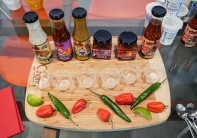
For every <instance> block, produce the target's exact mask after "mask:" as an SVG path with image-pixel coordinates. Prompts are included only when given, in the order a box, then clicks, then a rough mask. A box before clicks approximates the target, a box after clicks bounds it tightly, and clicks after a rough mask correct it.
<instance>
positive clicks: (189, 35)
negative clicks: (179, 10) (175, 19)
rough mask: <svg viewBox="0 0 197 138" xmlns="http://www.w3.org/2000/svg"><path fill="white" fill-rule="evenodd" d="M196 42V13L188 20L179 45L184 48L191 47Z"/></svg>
mask: <svg viewBox="0 0 197 138" xmlns="http://www.w3.org/2000/svg"><path fill="white" fill-rule="evenodd" d="M196 41H197V12H196V14H195V15H194V16H193V17H192V18H191V19H190V20H189V22H188V24H187V26H186V28H185V31H184V33H183V35H182V38H181V43H182V44H183V45H184V46H185V47H193V46H194V45H195V44H196Z"/></svg>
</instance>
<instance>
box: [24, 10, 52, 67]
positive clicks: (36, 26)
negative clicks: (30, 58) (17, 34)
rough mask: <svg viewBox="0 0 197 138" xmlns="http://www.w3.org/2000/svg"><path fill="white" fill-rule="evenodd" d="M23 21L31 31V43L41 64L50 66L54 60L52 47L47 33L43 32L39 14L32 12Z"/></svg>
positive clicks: (26, 14)
mask: <svg viewBox="0 0 197 138" xmlns="http://www.w3.org/2000/svg"><path fill="white" fill-rule="evenodd" d="M23 21H24V22H25V23H26V25H27V29H28V31H29V42H30V43H31V46H32V48H33V51H34V53H35V55H36V58H37V61H38V62H39V63H40V64H48V63H50V62H51V61H52V60H53V55H52V52H51V47H50V45H49V41H48V38H47V35H46V33H45V32H44V31H43V30H42V28H41V26H40V22H39V20H38V14H37V13H36V12H33V11H30V12H26V13H25V14H24V15H23Z"/></svg>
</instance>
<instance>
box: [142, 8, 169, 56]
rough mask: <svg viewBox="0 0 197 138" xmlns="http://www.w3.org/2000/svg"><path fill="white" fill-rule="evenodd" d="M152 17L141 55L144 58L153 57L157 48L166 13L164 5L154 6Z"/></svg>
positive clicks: (146, 29) (146, 30)
mask: <svg viewBox="0 0 197 138" xmlns="http://www.w3.org/2000/svg"><path fill="white" fill-rule="evenodd" d="M151 12H152V17H151V20H150V22H149V24H148V26H147V27H146V28H145V30H144V33H143V38H142V44H141V48H140V51H139V55H140V56H141V57H143V58H147V59H149V58H152V57H154V55H155V51H156V50H157V45H158V42H159V39H160V37H161V25H162V19H163V17H164V16H165V15H166V9H165V8H164V7H162V6H155V7H153V8H152V11H151Z"/></svg>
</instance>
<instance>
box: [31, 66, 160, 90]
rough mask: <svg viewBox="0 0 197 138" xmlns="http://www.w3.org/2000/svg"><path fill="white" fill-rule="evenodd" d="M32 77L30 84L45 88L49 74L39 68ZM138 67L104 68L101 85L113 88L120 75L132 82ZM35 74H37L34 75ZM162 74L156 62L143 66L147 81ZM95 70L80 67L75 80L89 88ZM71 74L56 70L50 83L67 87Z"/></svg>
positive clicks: (93, 80) (155, 78)
mask: <svg viewBox="0 0 197 138" xmlns="http://www.w3.org/2000/svg"><path fill="white" fill-rule="evenodd" d="M32 73H33V74H34V76H32V78H33V77H34V79H32V80H31V84H33V85H36V86H38V88H39V89H45V88H47V86H48V85H49V84H48V81H49V78H50V74H49V72H48V70H47V69H43V68H39V69H36V70H34V71H33V72H32ZM141 73H142V72H141V70H140V67H139V66H137V65H136V64H133V63H128V64H125V65H124V66H122V68H121V71H119V70H117V69H116V68H105V69H103V70H102V71H101V73H100V76H99V77H100V79H101V82H102V85H103V86H105V87H107V88H109V89H113V88H115V87H116V85H117V84H118V83H119V82H120V78H121V77H122V78H123V80H124V81H125V83H126V84H134V83H135V82H136V80H137V79H138V78H140V76H141ZM36 74H37V76H35V75H36ZM163 75H164V69H163V67H162V66H161V65H159V64H157V63H149V64H147V65H146V66H145V67H144V76H145V79H146V81H147V82H150V83H155V82H158V81H159V80H160V79H161V78H162V76H163ZM96 77H97V75H96V71H95V70H94V69H92V68H81V69H79V70H78V71H77V73H76V80H77V82H78V84H79V85H81V86H82V87H83V88H91V87H92V86H93V84H94V82H95V80H96ZM71 80H72V74H71V73H70V72H69V71H67V70H57V71H55V72H54V73H53V75H52V77H51V81H52V84H53V85H54V86H55V87H56V88H58V89H59V90H61V91H65V90H67V89H68V88H69V86H70V83H71Z"/></svg>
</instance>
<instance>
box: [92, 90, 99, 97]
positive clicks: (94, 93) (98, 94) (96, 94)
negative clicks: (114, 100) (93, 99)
mask: <svg viewBox="0 0 197 138" xmlns="http://www.w3.org/2000/svg"><path fill="white" fill-rule="evenodd" d="M90 92H92V93H94V94H96V95H98V96H100V95H99V94H98V93H95V92H93V91H92V90H90Z"/></svg>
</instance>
